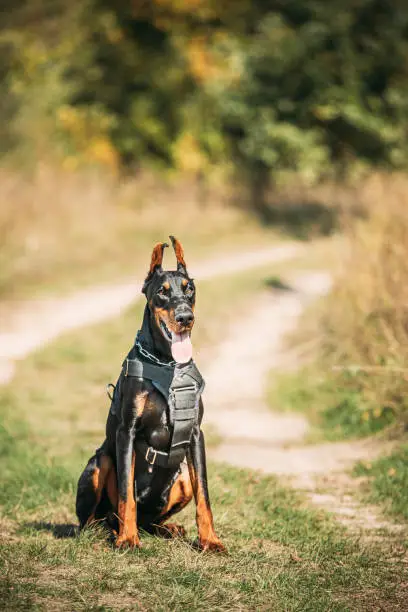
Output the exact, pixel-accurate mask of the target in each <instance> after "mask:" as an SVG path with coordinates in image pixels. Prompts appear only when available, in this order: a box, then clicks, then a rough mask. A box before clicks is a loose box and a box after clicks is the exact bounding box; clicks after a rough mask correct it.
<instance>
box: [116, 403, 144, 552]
mask: <svg viewBox="0 0 408 612" xmlns="http://www.w3.org/2000/svg"><path fill="white" fill-rule="evenodd" d="M128 406H129V405H128ZM135 426H136V416H135V411H134V409H133V406H131V407H127V406H124V409H123V413H122V419H121V423H120V425H119V427H118V429H117V432H116V461H117V475H118V518H119V535H118V537H117V539H116V546H118V547H121V546H130V547H131V548H134V547H135V546H137V547H140V540H139V534H138V530H137V516H136V499H135V490H134V489H135V461H136V457H135V451H134V448H133V442H134V438H135Z"/></svg>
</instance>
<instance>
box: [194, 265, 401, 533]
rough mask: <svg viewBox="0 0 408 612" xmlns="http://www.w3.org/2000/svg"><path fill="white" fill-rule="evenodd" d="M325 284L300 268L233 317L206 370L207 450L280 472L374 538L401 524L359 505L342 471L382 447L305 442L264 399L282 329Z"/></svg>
mask: <svg viewBox="0 0 408 612" xmlns="http://www.w3.org/2000/svg"><path fill="white" fill-rule="evenodd" d="M330 284H331V279H330V276H329V275H328V274H326V273H316V272H314V273H306V274H302V275H301V276H298V277H296V278H294V279H293V280H292V281H291V282H290V289H289V290H285V291H279V292H276V291H274V292H269V293H265V294H264V295H263V297H262V299H261V300H259V299H258V298H257V300H256V305H255V306H254V309H253V311H252V312H250V313H249V314H248V313H247V314H246V316H245V317H244V318H243V319H242V320H240V321H235V322H233V324H232V326H231V328H230V330H229V333H228V334H227V336H226V338H225V340H224V342H223V343H222V344H221V345H220V346H219V347H218V348H217V354H216V355H212V356H211V360H209V363H208V364H207V367H206V368H205V371H206V390H205V398H204V399H205V417H204V418H205V422H206V423H209V424H211V426H212V427H213V429H215V430H216V431H217V433H218V434H219V436H220V439H222V442H221V444H220V445H218V446H216V447H215V448H212V449H210V456H211V458H212V459H214V460H216V461H223V462H226V463H230V464H232V465H235V466H237V467H242V468H252V469H257V470H261V471H263V472H266V473H272V474H277V475H285V477H286V478H287V480H288V481H289V482H291V484H292V485H293V486H294V487H295V488H297V489H301V490H303V491H304V492H305V493H306V495H307V497H308V499H309V500H310V501H311V502H312V503H313V504H315V505H317V506H319V507H322V508H324V509H325V510H327V511H329V512H332V513H333V514H334V515H335V516H336V518H337V519H338V520H339V521H340V522H342V523H343V524H345V525H346V526H347V527H349V528H350V529H351V530H353V531H355V532H359V534H360V535H361V532H362V531H364V532H365V533H366V535H367V534H368V537H370V539H372V538H373V537H376V534H377V533H380V532H383V531H384V530H386V531H387V533H388V535H390V534H391V533H393V532H399V531H401V530H402V529H404V528H403V527H402V526H400V525H393V524H391V523H388V522H387V521H385V520H384V518H383V517H381V516H380V514H379V512H378V509H377V508H376V507H374V506H368V505H363V504H361V503H360V502H359V501H358V500H357V496H356V489H357V488H358V484H359V483H358V481H357V480H356V479H354V478H350V477H349V476H347V474H346V471H347V469H350V468H351V467H352V466H353V464H354V463H355V462H356V461H358V460H368V459H370V460H371V459H373V458H374V457H375V456H377V455H379V454H380V453H384V451H386V450H387V448H385V445H384V444H381V445H379V443H378V441H374V442H373V441H372V440H356V441H346V442H338V443H330V442H327V443H323V444H318V445H306V444H304V438H305V434H306V433H307V430H308V422H307V420H306V419H305V418H304V417H303V416H302V415H298V414H285V413H282V412H276V413H273V412H271V411H270V410H269V409H268V408H267V407H266V405H265V403H264V398H265V394H266V388H265V387H266V376H267V374H268V372H269V371H270V370H271V369H272V368H273V367H274V366H278V364H280V363H281V362H282V360H284V351H283V340H284V337H285V335H286V334H287V333H288V332H290V331H292V330H294V329H295V328H296V325H297V324H298V319H299V316H300V315H301V313H302V312H303V310H304V309H305V308H306V307H307V305H308V304H310V302H311V301H312V300H314V299H316V298H317V297H319V296H322V295H324V294H325V293H327V291H328V290H329V288H330ZM378 537H380V536H378Z"/></svg>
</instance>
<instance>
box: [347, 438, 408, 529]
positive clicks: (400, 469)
mask: <svg viewBox="0 0 408 612" xmlns="http://www.w3.org/2000/svg"><path fill="white" fill-rule="evenodd" d="M354 475H355V476H366V477H367V478H368V482H367V485H366V497H367V499H368V500H370V501H372V502H374V503H379V504H382V505H383V506H384V508H385V510H386V511H387V512H390V513H392V514H393V515H395V516H397V517H399V518H403V519H408V444H403V445H402V446H400V448H398V449H397V450H396V451H394V452H393V453H392V454H391V455H389V456H387V457H382V458H381V459H377V460H376V461H373V462H372V463H367V462H359V463H358V464H357V465H356V467H355V469H354Z"/></svg>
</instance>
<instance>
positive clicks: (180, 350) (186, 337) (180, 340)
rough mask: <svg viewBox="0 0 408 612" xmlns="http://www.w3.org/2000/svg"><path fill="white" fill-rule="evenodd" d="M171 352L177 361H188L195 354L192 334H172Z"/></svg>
mask: <svg viewBox="0 0 408 612" xmlns="http://www.w3.org/2000/svg"><path fill="white" fill-rule="evenodd" d="M171 354H172V355H173V358H174V360H175V361H177V363H186V362H187V361H190V359H191V358H192V356H193V345H192V344H191V339H190V334H189V333H188V332H184V333H182V334H175V333H174V332H172V334H171Z"/></svg>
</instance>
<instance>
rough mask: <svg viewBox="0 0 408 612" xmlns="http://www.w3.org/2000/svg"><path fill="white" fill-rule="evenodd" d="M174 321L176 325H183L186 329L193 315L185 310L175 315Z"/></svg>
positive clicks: (192, 319)
mask: <svg viewBox="0 0 408 612" xmlns="http://www.w3.org/2000/svg"><path fill="white" fill-rule="evenodd" d="M175 319H176V321H177V323H179V324H180V325H183V327H187V325H190V324H191V323H192V322H193V321H194V315H193V313H192V312H191V310H185V311H184V312H179V313H177V314H176V316H175Z"/></svg>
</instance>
